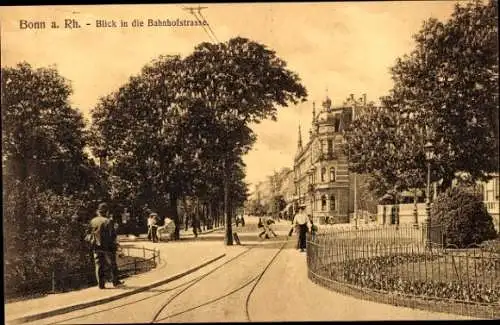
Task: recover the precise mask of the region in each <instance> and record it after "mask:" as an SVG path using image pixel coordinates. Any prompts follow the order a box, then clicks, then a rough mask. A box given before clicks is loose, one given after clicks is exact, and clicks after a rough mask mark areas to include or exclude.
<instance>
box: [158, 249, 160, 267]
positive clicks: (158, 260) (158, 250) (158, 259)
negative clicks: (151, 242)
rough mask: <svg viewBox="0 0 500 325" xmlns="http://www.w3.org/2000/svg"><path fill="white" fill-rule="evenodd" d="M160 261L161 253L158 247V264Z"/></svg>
mask: <svg viewBox="0 0 500 325" xmlns="http://www.w3.org/2000/svg"><path fill="white" fill-rule="evenodd" d="M160 263H161V254H160V249H159V248H158V264H160Z"/></svg>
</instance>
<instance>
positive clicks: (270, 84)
mask: <svg viewBox="0 0 500 325" xmlns="http://www.w3.org/2000/svg"><path fill="white" fill-rule="evenodd" d="M184 61H185V67H186V69H187V71H186V73H187V77H186V80H187V82H186V84H185V88H184V90H183V91H181V96H184V98H186V99H187V100H191V101H192V100H193V99H194V100H196V101H197V103H196V104H197V105H200V107H203V108H205V109H207V110H210V111H212V112H213V113H214V114H215V120H216V121H217V123H215V124H214V125H213V126H214V129H213V131H215V132H214V135H213V136H212V137H211V140H212V141H213V143H215V144H217V145H218V150H216V152H217V154H218V155H219V157H221V163H222V166H223V170H224V171H225V172H226V174H225V175H224V207H225V209H224V210H225V213H224V215H225V218H226V225H227V226H226V240H225V241H226V243H227V244H228V245H232V229H231V216H230V215H229V211H228V195H229V193H230V188H229V181H228V180H229V173H230V171H231V170H232V169H233V166H234V164H235V162H236V160H235V158H236V157H239V156H241V155H243V154H244V153H246V152H247V151H248V150H249V149H250V146H251V145H252V143H253V141H254V137H253V132H252V130H251V129H250V128H249V127H248V124H249V123H251V122H254V123H259V122H260V121H261V120H262V119H266V118H271V119H272V120H276V114H277V106H287V105H288V103H297V101H298V100H299V99H304V98H305V97H306V90H305V88H304V87H303V86H302V85H301V84H300V79H299V77H298V76H297V75H296V74H295V73H293V72H291V71H290V70H288V69H286V63H285V62H284V61H283V60H281V59H280V58H278V57H277V56H276V54H275V52H274V51H271V50H269V49H267V48H266V47H265V46H264V45H262V44H259V43H256V42H253V41H250V40H248V39H245V38H241V37H237V38H233V39H231V40H229V41H228V42H226V43H219V44H210V43H202V44H200V45H198V46H197V47H196V48H195V51H194V53H193V54H191V55H190V56H188V57H187V58H186V59H185V60H184Z"/></svg>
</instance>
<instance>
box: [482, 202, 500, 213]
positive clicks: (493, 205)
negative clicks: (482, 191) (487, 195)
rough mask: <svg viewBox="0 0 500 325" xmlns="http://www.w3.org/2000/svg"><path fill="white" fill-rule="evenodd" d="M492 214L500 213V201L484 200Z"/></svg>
mask: <svg viewBox="0 0 500 325" xmlns="http://www.w3.org/2000/svg"><path fill="white" fill-rule="evenodd" d="M483 202H484V205H486V209H487V210H488V212H489V213H490V214H498V212H499V211H498V201H483Z"/></svg>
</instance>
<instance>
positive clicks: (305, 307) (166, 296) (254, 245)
mask: <svg viewBox="0 0 500 325" xmlns="http://www.w3.org/2000/svg"><path fill="white" fill-rule="evenodd" d="M257 221H258V219H256V218H249V220H247V226H246V227H245V228H243V229H242V228H241V227H239V228H238V231H239V232H240V233H242V236H241V237H242V238H244V240H242V246H233V247H229V248H228V249H227V254H226V257H225V258H223V259H221V260H219V261H217V262H215V263H213V264H211V265H209V266H207V267H204V268H202V269H200V270H198V271H197V272H194V273H192V274H189V275H187V276H185V277H183V278H180V279H178V280H176V281H173V282H170V283H168V284H165V285H163V286H159V287H156V288H153V289H151V290H148V291H146V292H142V293H138V294H135V295H132V296H129V297H126V298H124V299H121V300H117V301H114V302H111V303H107V304H102V305H98V306H95V307H91V308H87V309H83V310H79V311H75V312H71V313H68V314H63V315H60V316H55V317H52V318H47V319H44V320H39V321H37V322H36V323H37V324H74V323H79V324H96V323H149V322H159V323H168V322H221V321H224V322H247V321H299V320H300V321H307V320H309V321H328V320H387V319H388V316H389V315H390V319H391V320H394V319H401V320H405V319H406V320H410V319H412V320H413V319H422V320H424V319H464V317H460V316H455V315H449V314H440V313H431V312H426V311H421V310H413V309H409V308H401V307H395V306H390V305H385V304H379V303H374V302H368V301H363V300H359V299H355V298H352V297H348V296H344V295H341V294H338V293H336V292H332V291H329V290H327V289H325V288H322V287H320V286H317V285H316V284H314V283H312V282H311V281H310V280H309V279H308V278H307V266H306V254H305V253H301V252H299V251H297V250H296V249H295V247H296V237H291V238H289V239H287V237H286V233H287V230H288V229H289V227H290V225H289V222H283V221H282V222H280V223H278V224H277V225H276V229H277V233H278V237H277V238H272V239H270V240H259V238H258V237H257V235H258V232H257V230H256V229H257V228H256V223H257ZM211 235H212V239H206V240H218V239H216V238H214V237H216V236H219V238H220V239H222V235H223V233H222V232H220V231H219V232H215V233H213V234H211ZM207 236H208V235H207ZM252 239H253V240H252ZM251 240H252V241H251ZM203 242H204V241H203V240H198V241H191V242H185V243H184V244H185V245H202V244H203ZM164 245H169V244H168V243H167V244H164ZM221 245H222V243H221ZM186 258H189V256H186Z"/></svg>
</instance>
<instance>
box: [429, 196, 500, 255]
mask: <svg viewBox="0 0 500 325" xmlns="http://www.w3.org/2000/svg"><path fill="white" fill-rule="evenodd" d="M431 217H432V219H431V222H432V224H440V225H442V226H443V232H444V233H443V234H444V237H445V240H446V244H448V245H450V244H451V245H454V246H456V247H458V248H465V247H467V246H468V245H471V244H479V243H481V242H483V241H485V240H488V239H494V238H496V237H497V234H496V231H495V228H494V226H493V219H492V217H491V216H490V215H489V213H488V211H487V210H486V206H485V205H484V203H483V202H482V200H481V198H480V197H478V196H477V195H475V194H474V193H472V192H471V191H469V190H467V189H466V188H464V187H461V186H457V187H451V188H449V189H448V190H446V191H445V192H443V193H441V194H440V195H439V196H438V197H437V199H436V200H435V202H434V204H433V206H432V210H431Z"/></svg>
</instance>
